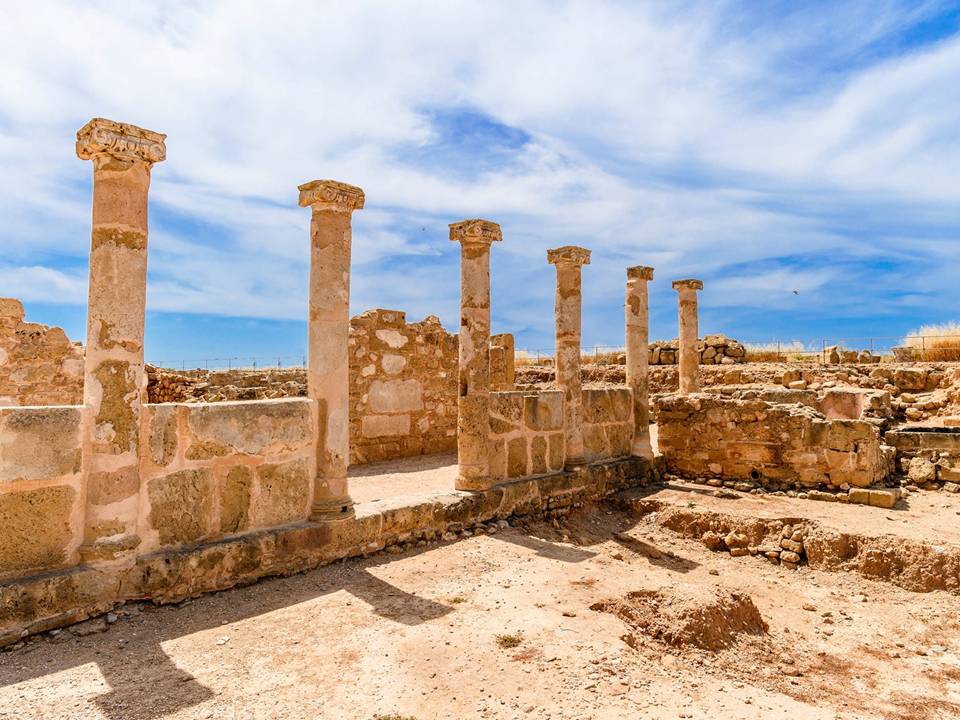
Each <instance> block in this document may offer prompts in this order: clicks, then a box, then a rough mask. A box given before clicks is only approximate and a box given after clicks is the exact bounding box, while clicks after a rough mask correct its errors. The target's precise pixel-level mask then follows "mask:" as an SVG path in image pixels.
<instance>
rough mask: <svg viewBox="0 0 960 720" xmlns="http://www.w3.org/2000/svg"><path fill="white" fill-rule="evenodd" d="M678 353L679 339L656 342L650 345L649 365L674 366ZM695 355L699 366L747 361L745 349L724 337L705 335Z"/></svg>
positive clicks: (698, 344)
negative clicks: (697, 357)
mask: <svg viewBox="0 0 960 720" xmlns="http://www.w3.org/2000/svg"><path fill="white" fill-rule="evenodd" d="M679 352H680V341H679V339H676V338H675V339H673V340H658V341H656V342H654V343H651V345H650V349H649V362H650V364H651V365H676V364H677V358H678V357H679ZM697 354H698V356H699V360H700V364H701V365H735V364H737V363H743V362H746V361H747V350H746V348H745V347H744V346H743V345H742V344H741V343H739V342H737V341H736V340H732V339H731V338H728V337H727V336H726V335H707V336H706V337H705V338H703V340H700V341H698V342H697Z"/></svg>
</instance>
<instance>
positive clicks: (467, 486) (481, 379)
mask: <svg viewBox="0 0 960 720" xmlns="http://www.w3.org/2000/svg"><path fill="white" fill-rule="evenodd" d="M450 240H451V241H453V242H458V243H460V338H459V340H460V373H459V376H460V381H459V391H458V397H457V463H458V465H459V470H458V473H457V482H456V487H457V490H486V489H487V488H489V487H491V485H492V484H493V483H492V481H491V478H490V246H491V245H492V244H493V243H494V242H498V241H501V240H503V235H502V233H501V232H500V226H499V225H497V224H496V223H494V222H490V221H489V220H464V221H463V222H458V223H453V224H452V225H450Z"/></svg>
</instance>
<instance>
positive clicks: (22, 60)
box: [0, 0, 960, 354]
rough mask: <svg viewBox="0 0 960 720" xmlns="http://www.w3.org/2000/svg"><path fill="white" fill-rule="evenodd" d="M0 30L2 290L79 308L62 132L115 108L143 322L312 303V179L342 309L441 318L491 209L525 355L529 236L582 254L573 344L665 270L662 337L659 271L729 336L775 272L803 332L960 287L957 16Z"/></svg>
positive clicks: (539, 268) (84, 22)
mask: <svg viewBox="0 0 960 720" xmlns="http://www.w3.org/2000/svg"><path fill="white" fill-rule="evenodd" d="M51 16H56V17H57V18H58V21H57V22H56V23H51V22H48V19H49V18H50V17H51ZM5 20H6V22H5V25H4V29H3V30H2V31H0V33H2V38H0V39H2V42H0V63H2V65H3V67H4V73H3V74H2V75H0V214H2V217H3V223H2V225H0V294H14V295H20V296H23V297H24V298H25V299H27V300H30V301H33V302H44V301H48V302H58V303H73V304H82V303H84V302H85V289H84V288H85V283H84V267H83V264H84V262H85V257H86V249H87V244H88V237H89V182H90V180H89V173H90V168H89V167H88V166H87V165H86V164H84V163H82V162H80V161H79V160H77V159H76V158H75V157H74V154H73V142H72V139H73V137H72V136H73V133H74V132H75V130H76V129H77V128H79V127H80V126H81V125H82V124H83V123H84V122H85V121H86V120H87V119H89V118H90V117H92V116H106V117H112V118H116V119H121V120H125V121H129V122H133V123H136V124H140V125H143V126H145V127H148V128H151V129H155V130H159V131H162V132H166V133H167V134H168V136H169V137H168V141H167V145H168V160H167V161H166V162H165V163H163V164H161V165H158V166H157V167H156V168H155V170H154V178H153V187H152V190H151V197H152V199H153V202H154V207H153V211H152V213H153V214H152V225H151V230H152V235H151V284H150V290H149V297H148V303H149V307H150V308H151V309H152V310H155V311H169V312H187V313H198V314H207V315H225V316H226V315H239V316H253V317H259V318H278V319H297V318H302V317H303V316H304V314H305V311H304V308H305V304H306V261H307V248H306V244H307V226H308V223H309V213H308V212H307V211H305V210H303V209H300V208H297V207H296V186H297V185H298V184H299V183H302V182H304V181H306V180H310V179H313V178H316V177H332V178H337V179H341V180H345V181H348V182H352V183H355V184H357V185H360V186H362V187H363V188H364V189H365V190H366V192H367V197H368V205H367V209H365V210H364V211H362V212H360V213H357V214H356V216H355V226H354V227H355V232H354V238H355V246H354V282H353V289H354V294H353V295H354V305H355V307H354V309H355V310H356V311H360V310H362V309H365V308H366V307H371V306H388V307H390V306H392V307H400V308H403V309H406V310H408V312H409V314H410V315H411V316H413V317H416V316H422V315H425V314H428V313H436V314H439V315H440V316H441V318H442V319H443V320H444V321H445V322H447V323H448V325H453V323H454V319H455V317H456V302H457V300H456V298H457V284H456V283H457V277H456V250H457V249H456V248H455V247H453V246H452V245H451V244H450V243H449V242H448V241H447V239H446V223H448V222H451V221H454V220H458V219H461V218H463V217H475V216H484V217H489V218H491V219H495V220H498V221H500V222H501V223H502V225H503V227H504V232H505V242H504V243H503V244H502V245H499V246H497V247H496V248H495V249H494V261H493V262H494V280H493V289H494V300H493V307H494V317H495V323H496V324H497V325H498V329H501V330H515V331H516V332H518V334H519V335H520V337H519V338H518V344H520V345H529V346H543V345H547V344H549V341H550V336H551V317H552V313H551V307H552V286H553V273H552V268H550V267H549V266H548V265H546V263H545V259H544V252H545V249H546V248H547V247H550V246H554V245H559V244H565V243H576V244H582V245H585V246H587V247H590V248H592V249H593V250H594V260H593V264H592V265H591V266H590V267H589V269H588V270H587V271H586V272H585V288H586V291H587V292H588V298H587V302H586V305H585V312H586V316H585V341H586V342H587V343H591V344H592V343H606V342H619V334H620V333H622V317H621V305H622V302H621V300H620V297H621V294H622V288H623V267H624V266H625V265H631V264H637V263H647V264H653V265H655V266H656V267H657V278H658V280H657V281H656V282H655V285H654V287H653V300H654V303H655V308H654V318H655V321H656V322H655V324H657V325H659V326H660V327H663V328H664V330H663V332H662V333H661V334H669V332H670V330H669V325H670V322H671V320H670V318H672V315H673V313H674V310H673V309H672V303H673V301H674V298H673V295H672V294H671V291H670V290H669V279H670V278H671V277H677V276H680V275H683V276H690V275H693V276H698V277H703V278H704V280H705V281H706V283H707V290H706V291H705V293H704V303H705V316H706V317H707V318H708V320H709V319H710V317H711V316H710V314H709V306H708V305H707V303H710V302H713V303H714V304H715V306H716V307H717V308H718V309H719V308H725V310H724V313H723V315H722V318H720V321H722V322H723V323H725V324H729V325H730V326H737V325H738V324H739V322H740V321H741V320H745V319H747V318H750V319H751V320H752V321H755V320H756V318H757V317H760V316H762V313H764V312H767V313H773V312H778V313H783V314H784V316H783V317H779V318H778V319H777V321H776V323H770V325H771V326H786V327H789V325H790V323H791V312H792V310H791V308H792V307H793V306H792V305H790V303H789V302H780V301H778V300H777V298H778V297H779V296H778V295H777V293H778V292H781V291H782V290H783V288H784V287H789V286H791V285H792V286H794V287H792V288H790V290H793V289H797V290H800V291H801V292H803V293H805V294H806V296H807V297H808V298H811V301H810V304H809V305H807V306H806V309H805V312H807V313H816V312H819V313H821V316H820V317H821V322H822V323H823V324H824V325H830V324H833V325H836V324H837V323H843V322H850V323H857V322H862V321H863V318H864V317H865V315H866V314H869V313H872V314H873V316H875V317H876V316H887V317H894V318H897V322H902V324H904V326H907V325H911V324H918V323H921V322H923V321H926V320H928V319H929V320H939V319H943V318H942V317H941V316H940V314H942V313H944V312H947V310H946V309H947V308H952V307H956V306H957V304H958V302H960V289H958V288H957V285H956V283H955V281H954V280H953V278H952V273H951V272H948V271H946V270H945V267H946V263H948V262H951V261H952V256H953V254H955V248H956V243H957V241H958V240H960V211H958V210H957V208H958V207H960V203H958V201H960V184H958V183H957V181H956V168H957V167H960V135H958V134H957V133H956V131H955V129H956V127H958V125H960V95H958V94H957V93H956V92H955V89H954V85H955V84H956V78H957V77H958V76H960V35H958V33H957V28H958V24H960V13H958V12H956V10H955V8H952V7H951V5H950V4H947V3H937V2H928V3H910V2H894V1H890V2H882V3H865V2H839V3H833V2H831V3H814V4H802V5H796V4H794V3H786V2H785V3H773V4H765V5H763V6H758V5H755V4H753V5H750V4H748V5H743V4H734V3H729V4H728V3H721V4H713V3H711V4H701V3H693V2H690V3H679V4H673V5H659V4H649V5H647V4H620V3H608V4H597V3H591V4H583V3H572V2H571V3H555V2H528V3H520V4H517V3H512V4H507V3H499V2H490V3H458V2H449V3H418V2H405V3H390V4H382V3H372V2H362V1H361V2H353V3H338V4H325V5H323V6H322V7H319V6H318V7H313V6H311V5H309V4H307V5H304V4H303V3H297V4H295V3H279V4H274V5H272V6H271V8H270V9H269V10H268V9H265V7H264V6H263V4H262V3H254V2H252V1H250V2H242V1H240V0H237V1H231V2H205V3H204V2H201V3H178V2H171V3H158V4H153V5H150V6H129V7H126V6H123V5H120V4H115V3H106V2H104V3H85V4H82V5H78V4H74V3H66V2H52V1H48V2H38V3H31V4H23V3H21V4H16V5H13V6H11V7H10V8H8V10H7V11H6V14H5ZM798 257H804V258H807V259H806V260H804V262H803V264H801V265H797V264H796V261H795V259H796V258H798ZM837 259H840V262H837V261H836V260H837ZM851 278H855V279H856V286H855V287H852V286H851V282H850V280H851ZM827 290H829V296H830V298H831V300H830V302H825V301H822V298H823V297H824V296H825V295H826V291H827ZM934 294H935V295H937V296H939V297H940V299H941V301H940V302H939V303H937V304H936V306H934V307H925V306H924V305H923V303H922V302H918V301H917V298H924V297H930V296H931V295H934ZM815 297H816V298H820V300H818V301H816V302H814V301H813V298H815ZM938 313H939V314H938ZM714 319H715V320H716V319H717V316H714ZM804 322H807V323H809V322H813V321H812V320H810V318H806V319H805V320H804ZM713 329H717V330H724V329H725V328H724V327H718V328H713ZM226 350H229V348H226ZM162 352H163V353H165V354H169V352H168V348H163V350H162Z"/></svg>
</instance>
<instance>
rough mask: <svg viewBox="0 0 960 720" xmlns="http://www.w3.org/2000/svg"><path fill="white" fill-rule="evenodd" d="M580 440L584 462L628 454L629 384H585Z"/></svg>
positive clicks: (630, 437) (630, 428)
mask: <svg viewBox="0 0 960 720" xmlns="http://www.w3.org/2000/svg"><path fill="white" fill-rule="evenodd" d="M583 442H584V450H585V455H586V459H587V462H597V461H599V460H608V459H612V458H621V457H627V456H628V455H630V446H631V443H632V442H633V394H632V392H631V390H630V388H627V387H622V388H585V389H584V391H583Z"/></svg>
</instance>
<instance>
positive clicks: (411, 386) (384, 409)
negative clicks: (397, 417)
mask: <svg viewBox="0 0 960 720" xmlns="http://www.w3.org/2000/svg"><path fill="white" fill-rule="evenodd" d="M369 404H370V409H371V410H372V411H373V412H375V413H402V412H412V411H419V410H422V409H423V395H422V388H421V385H420V381H419V380H412V379H411V380H374V381H373V382H372V383H370V390H369Z"/></svg>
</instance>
